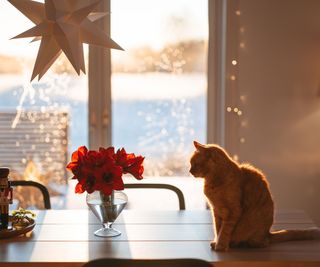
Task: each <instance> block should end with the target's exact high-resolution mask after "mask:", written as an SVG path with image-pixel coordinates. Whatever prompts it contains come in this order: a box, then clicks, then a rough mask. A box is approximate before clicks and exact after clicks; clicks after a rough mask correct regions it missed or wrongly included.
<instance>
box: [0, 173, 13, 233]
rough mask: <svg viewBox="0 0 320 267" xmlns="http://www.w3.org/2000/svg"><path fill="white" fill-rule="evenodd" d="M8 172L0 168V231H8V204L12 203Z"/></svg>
mask: <svg viewBox="0 0 320 267" xmlns="http://www.w3.org/2000/svg"><path fill="white" fill-rule="evenodd" d="M9 172H10V170H9V168H0V229H8V224H9V204H11V203H12V188H11V186H10V182H9V178H8V176H9Z"/></svg>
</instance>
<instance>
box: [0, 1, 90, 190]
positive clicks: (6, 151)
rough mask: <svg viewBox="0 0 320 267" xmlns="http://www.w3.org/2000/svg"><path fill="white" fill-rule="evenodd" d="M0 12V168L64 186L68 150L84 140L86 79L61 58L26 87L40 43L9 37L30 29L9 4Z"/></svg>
mask: <svg viewBox="0 0 320 267" xmlns="http://www.w3.org/2000/svg"><path fill="white" fill-rule="evenodd" d="M0 10H1V11H0V12H1V16H0V25H7V26H6V27H1V28H0V44H1V45H0V166H8V167H10V169H11V171H12V172H11V176H12V178H17V179H18V178H19V179H32V180H37V179H39V180H40V181H41V182H42V183H44V184H45V185H49V186H50V184H52V183H58V184H61V183H65V182H66V170H65V164H66V162H67V161H68V160H69V156H68V152H69V151H73V150H75V149H76V148H77V147H78V146H80V145H84V144H87V140H88V138H87V135H88V126H87V102H88V101H87V95H88V92H87V90H88V89H87V77H86V76H81V77H78V76H76V75H75V72H74V70H73V69H72V67H71V64H70V63H69V62H67V59H66V58H65V57H63V56H61V57H60V58H59V60H58V62H57V63H55V64H54V65H53V66H52V67H51V69H50V70H49V71H48V72H47V73H46V74H45V75H44V77H43V78H42V79H41V81H40V82H36V81H34V82H32V83H30V77H31V74H32V70H33V65H34V62H35V59H36V56H37V52H38V47H39V43H40V42H33V43H30V40H31V39H14V40H9V39H10V38H12V37H13V36H16V35H18V34H20V33H21V32H23V31H25V30H27V29H29V28H31V27H33V26H34V25H33V24H32V22H30V21H29V20H28V19H27V18H26V17H25V16H24V15H23V14H22V13H20V12H19V11H18V10H17V9H15V7H14V6H12V5H11V4H10V3H9V2H7V1H0ZM35 80H36V79H35ZM26 169H27V170H28V171H26Z"/></svg>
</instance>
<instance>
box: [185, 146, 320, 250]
mask: <svg viewBox="0 0 320 267" xmlns="http://www.w3.org/2000/svg"><path fill="white" fill-rule="evenodd" d="M194 145H195V147H196V151H195V152H194V154H193V156H192V157H191V160H190V163H191V169H190V173H191V174H192V175H193V176H195V177H202V178H204V179H205V183H204V193H205V195H206V197H207V199H208V201H209V203H210V206H211V208H212V211H213V215H214V220H215V233H216V234H215V237H216V238H215V241H214V242H212V243H211V247H212V248H213V249H215V250H217V251H226V250H228V248H229V247H241V246H245V247H265V246H267V245H268V244H269V243H270V242H282V241H289V240H302V239H316V238H320V230H319V229H318V228H311V229H306V230H282V231H278V232H270V228H271V225H272V223H273V210H274V208H273V200H272V197H271V193H270V189H269V185H268V182H267V180H266V178H265V176H264V175H263V173H262V172H261V171H259V170H257V169H256V168H255V167H253V166H251V165H249V164H238V163H236V162H235V161H234V160H232V158H231V157H230V156H229V155H228V154H227V153H226V151H224V150H223V149H222V148H221V147H219V146H217V145H202V144H200V143H198V142H196V141H194Z"/></svg>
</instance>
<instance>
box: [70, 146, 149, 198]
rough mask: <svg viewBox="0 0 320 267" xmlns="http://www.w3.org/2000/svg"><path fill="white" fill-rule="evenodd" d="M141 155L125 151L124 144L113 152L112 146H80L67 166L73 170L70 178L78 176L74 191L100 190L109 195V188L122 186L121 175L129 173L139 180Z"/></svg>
mask: <svg viewBox="0 0 320 267" xmlns="http://www.w3.org/2000/svg"><path fill="white" fill-rule="evenodd" d="M143 160H144V157H142V156H135V154H128V153H127V152H126V151H125V149H124V148H122V149H118V151H117V152H116V153H115V150H114V148H113V147H108V148H102V147H100V148H99V151H95V150H88V149H87V148H86V147H85V146H81V147H79V148H78V150H77V151H75V152H73V153H72V158H71V162H70V163H69V164H68V165H67V169H68V170H70V171H71V172H72V173H73V175H74V176H73V178H72V179H77V180H78V183H77V185H76V188H75V192H76V193H83V192H85V191H87V192H88V193H89V194H90V193H92V192H93V191H101V192H103V193H104V194H105V195H110V194H111V192H112V190H123V189H124V185H123V180H122V175H123V174H126V173H130V174H132V175H133V176H134V177H135V178H136V179H138V180H141V179H142V178H143V177H142V173H143V171H144V168H143V165H142V163H143Z"/></svg>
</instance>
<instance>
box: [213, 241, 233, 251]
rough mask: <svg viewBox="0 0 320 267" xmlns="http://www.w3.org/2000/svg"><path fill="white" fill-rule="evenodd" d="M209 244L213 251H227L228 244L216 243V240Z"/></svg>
mask: <svg viewBox="0 0 320 267" xmlns="http://www.w3.org/2000/svg"><path fill="white" fill-rule="evenodd" d="M210 246H211V248H212V249H214V250H215V251H228V250H229V246H228V245H224V244H221V243H217V242H214V241H213V242H211V243H210Z"/></svg>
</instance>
